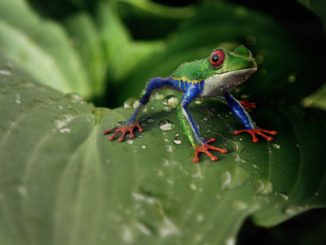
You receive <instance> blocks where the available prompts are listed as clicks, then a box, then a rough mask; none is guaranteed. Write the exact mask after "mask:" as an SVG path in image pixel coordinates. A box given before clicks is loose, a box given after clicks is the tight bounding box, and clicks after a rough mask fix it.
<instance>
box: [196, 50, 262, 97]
mask: <svg viewBox="0 0 326 245" xmlns="http://www.w3.org/2000/svg"><path fill="white" fill-rule="evenodd" d="M201 61H202V75H203V78H204V80H205V82H206V84H207V88H208V89H212V90H217V89H218V91H215V92H218V93H223V92H224V91H225V90H230V89H232V88H234V87H236V86H238V85H239V84H241V83H243V82H244V81H246V80H247V79H248V78H249V77H250V76H251V75H252V74H253V73H254V72H255V71H256V70H257V64H256V62H255V59H254V58H253V56H252V54H251V52H250V50H249V49H247V48H246V47H245V46H242V45H241V46H239V47H237V48H236V49H234V50H233V51H227V50H225V49H223V48H218V49H215V50H213V52H212V53H211V55H210V56H209V58H208V59H207V58H206V59H203V60H201Z"/></svg>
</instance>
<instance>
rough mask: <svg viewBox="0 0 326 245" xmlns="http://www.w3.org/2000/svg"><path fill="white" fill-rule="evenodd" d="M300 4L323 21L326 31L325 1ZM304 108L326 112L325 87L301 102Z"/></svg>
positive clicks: (303, 0)
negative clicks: (314, 108)
mask: <svg viewBox="0 0 326 245" xmlns="http://www.w3.org/2000/svg"><path fill="white" fill-rule="evenodd" d="M299 2H301V3H302V4H304V5H305V6H307V7H308V8H309V9H311V11H313V12H314V13H316V14H317V15H318V16H319V17H320V19H321V20H322V21H323V24H324V29H325V31H326V4H325V1H322V0H315V1H307V0H299ZM303 104H304V106H313V107H318V108H321V109H324V110H326V85H323V86H322V87H321V88H320V89H319V90H318V91H316V92H315V93H313V94H312V95H310V96H309V97H307V98H305V99H304V101H303Z"/></svg>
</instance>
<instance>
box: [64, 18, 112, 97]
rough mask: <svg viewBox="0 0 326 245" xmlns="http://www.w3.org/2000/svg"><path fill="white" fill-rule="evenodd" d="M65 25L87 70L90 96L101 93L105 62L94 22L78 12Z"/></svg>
mask: <svg viewBox="0 0 326 245" xmlns="http://www.w3.org/2000/svg"><path fill="white" fill-rule="evenodd" d="M65 26H66V28H67V30H68V32H69V34H70V37H71V38H72V40H73V43H74V46H75V47H76V48H77V49H78V51H79V53H80V55H81V60H82V62H83V63H84V67H85V69H86V70H87V74H88V81H89V83H90V84H89V87H90V88H91V89H92V96H93V97H94V96H100V95H103V92H104V91H105V73H106V68H107V67H106V63H107V62H106V60H105V56H104V54H103V47H102V41H101V39H100V35H99V32H98V30H97V27H96V26H95V23H94V22H93V20H92V19H91V17H90V16H89V15H88V14H87V13H79V14H76V15H74V16H72V17H69V18H68V20H67V21H66V25H65Z"/></svg>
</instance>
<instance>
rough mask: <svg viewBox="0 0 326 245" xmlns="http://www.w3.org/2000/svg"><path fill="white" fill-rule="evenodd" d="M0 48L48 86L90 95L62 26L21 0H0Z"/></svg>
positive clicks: (83, 74)
mask: <svg viewBox="0 0 326 245" xmlns="http://www.w3.org/2000/svg"><path fill="white" fill-rule="evenodd" d="M0 52H1V53H2V54H3V55H5V56H7V57H8V58H10V59H11V60H12V61H13V62H15V63H17V64H18V65H19V66H20V67H21V68H22V69H24V70H25V71H26V72H27V73H29V74H30V75H32V76H33V77H34V78H35V79H37V80H38V81H40V82H42V83H44V84H46V85H48V86H50V87H52V88H55V89H57V90H59V91H62V92H73V91H74V92H78V93H80V94H82V95H83V96H86V97H89V96H90V95H91V93H90V92H91V90H90V86H89V84H88V81H87V74H86V72H85V69H84V67H83V65H82V63H81V62H80V59H79V56H78V54H77V52H76V51H75V50H74V49H73V47H72V45H71V43H70V40H69V38H68V36H67V34H66V33H65V31H64V29H63V28H62V27H61V26H60V25H59V24H57V23H55V22H52V21H49V20H45V19H44V18H40V17H39V16H38V15H37V14H36V13H35V12H34V11H33V10H32V9H31V8H30V7H29V6H28V4H27V3H26V1H25V0H1V1H0Z"/></svg>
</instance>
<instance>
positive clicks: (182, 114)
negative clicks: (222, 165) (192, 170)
mask: <svg viewBox="0 0 326 245" xmlns="http://www.w3.org/2000/svg"><path fill="white" fill-rule="evenodd" d="M199 93H200V90H199V87H198V86H197V85H196V84H194V85H191V86H189V87H188V89H187V91H186V92H185V94H184V96H183V98H182V101H181V104H180V105H179V106H178V108H177V114H178V119H179V120H180V123H181V127H182V128H183V130H184V132H185V134H186V135H187V137H188V139H189V141H190V143H191V144H192V146H193V147H194V151H195V154H194V157H193V162H195V163H197V162H199V154H200V153H204V154H206V155H207V156H209V157H210V158H211V160H213V161H216V160H217V159H218V158H217V156H214V155H213V154H212V153H211V152H210V151H218V152H220V153H226V152H227V150H226V149H222V148H218V147H215V146H212V145H210V143H212V142H215V139H214V138H210V139H208V140H204V139H203V138H202V137H201V135H200V132H199V127H198V125H197V123H196V122H195V120H194V119H193V117H192V116H191V114H190V113H189V111H188V105H189V104H190V103H191V102H192V101H193V100H194V99H195V98H196V97H197V96H198V95H199Z"/></svg>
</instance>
